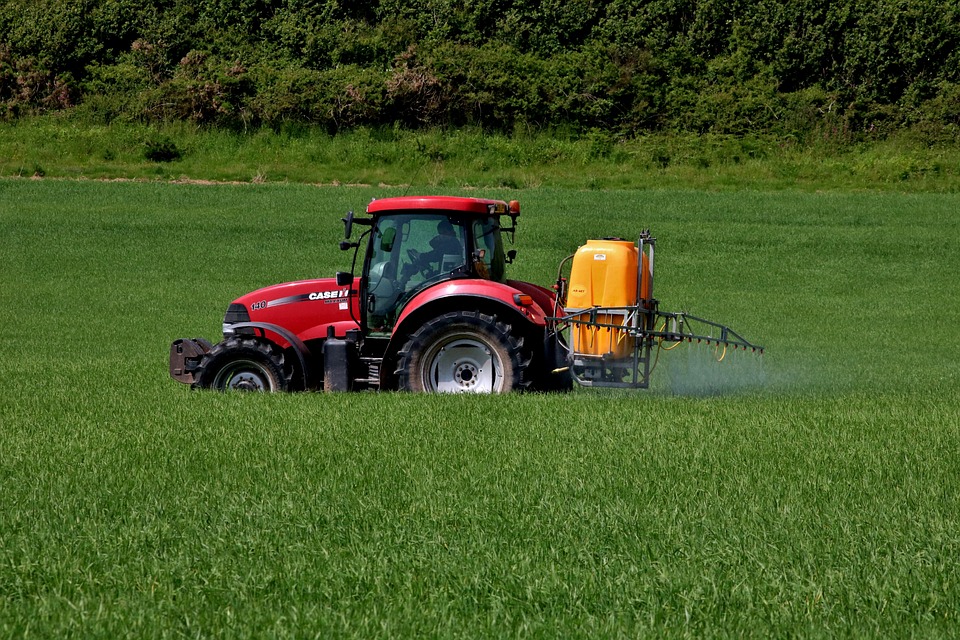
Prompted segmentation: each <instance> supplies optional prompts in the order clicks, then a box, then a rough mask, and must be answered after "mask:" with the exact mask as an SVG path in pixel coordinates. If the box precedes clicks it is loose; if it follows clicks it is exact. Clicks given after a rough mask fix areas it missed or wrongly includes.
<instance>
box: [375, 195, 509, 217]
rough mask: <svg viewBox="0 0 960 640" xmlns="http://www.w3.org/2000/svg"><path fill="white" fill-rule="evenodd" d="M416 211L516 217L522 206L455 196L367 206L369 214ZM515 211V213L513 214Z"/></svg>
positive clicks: (410, 198) (388, 200) (382, 201)
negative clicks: (425, 210) (431, 210)
mask: <svg viewBox="0 0 960 640" xmlns="http://www.w3.org/2000/svg"><path fill="white" fill-rule="evenodd" d="M415 209H421V210H422V209H433V210H441V211H457V212H462V213H473V214H476V215H485V216H487V215H508V214H509V215H516V214H519V213H520V205H519V204H516V203H510V204H509V205H508V204H507V203H506V202H504V201H503V200H487V199H485V198H459V197H455V196H402V197H398V198H382V199H380V200H374V201H373V202H371V203H370V204H369V205H367V213H381V214H382V213H384V212H387V211H409V210H415ZM511 210H513V211H514V212H515V213H511Z"/></svg>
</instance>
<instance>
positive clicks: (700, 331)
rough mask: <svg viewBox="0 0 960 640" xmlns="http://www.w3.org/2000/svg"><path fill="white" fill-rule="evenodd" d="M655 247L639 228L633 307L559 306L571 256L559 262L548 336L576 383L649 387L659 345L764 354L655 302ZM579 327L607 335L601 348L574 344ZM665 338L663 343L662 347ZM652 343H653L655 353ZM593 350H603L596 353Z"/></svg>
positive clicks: (732, 334)
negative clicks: (563, 354)
mask: <svg viewBox="0 0 960 640" xmlns="http://www.w3.org/2000/svg"><path fill="white" fill-rule="evenodd" d="M655 246H656V238H654V237H653V236H652V235H650V231H649V230H645V231H643V232H641V234H640V237H639V238H638V239H637V242H636V247H637V249H638V254H639V257H640V259H638V260H637V292H636V300H637V304H636V305H633V306H617V307H606V306H593V307H588V308H582V309H579V308H577V309H572V308H568V307H565V308H561V306H560V305H561V304H563V301H565V300H566V293H567V292H566V286H567V281H566V279H565V278H563V277H562V273H563V269H564V266H565V265H566V263H567V262H569V261H570V260H572V259H573V257H574V256H573V255H570V256H568V257H567V258H565V259H564V260H563V261H561V263H560V267H559V269H558V274H557V286H556V287H555V288H556V289H557V291H558V295H557V308H556V309H555V315H554V317H550V318H548V319H547V320H548V322H550V323H551V335H552V336H553V339H555V340H556V342H557V344H558V345H559V347H560V349H561V350H563V351H566V353H567V366H568V367H569V370H570V373H571V375H572V377H573V378H574V380H576V381H577V383H579V384H580V385H582V386H586V387H619V388H631V389H646V388H648V387H649V386H650V374H651V373H652V372H653V370H654V368H655V367H656V363H657V359H658V358H659V355H660V350H661V349H663V350H666V351H669V350H671V349H673V348H675V347H677V346H678V345H680V344H681V343H683V342H691V343H692V342H696V343H705V344H707V345H713V346H715V347H716V349H717V352H718V355H717V360H718V361H722V360H723V359H724V357H725V356H726V354H727V350H728V349H731V348H732V349H734V350H743V351H750V352H753V353H757V354H760V355H762V354H763V351H764V348H763V347H761V346H759V345H756V344H753V343H752V342H750V341H748V340H746V339H745V338H744V337H743V336H741V335H740V334H738V333H737V332H736V331H734V330H733V329H731V328H730V327H727V326H725V325H722V324H720V323H718V322H714V321H712V320H706V319H704V318H699V317H697V316H693V315H690V314H688V313H686V312H682V311H680V312H672V311H660V309H659V301H658V300H657V299H656V298H654V297H653V265H654V248H655ZM644 269H646V273H644ZM644 276H646V278H647V280H646V282H647V286H646V293H647V296H644V295H643V293H644ZM658 324H659V325H660V328H659V329H658V328H657V325H658ZM584 330H585V331H586V333H587V334H588V335H591V336H593V337H594V338H595V339H597V340H604V339H606V340H607V341H608V343H607V345H606V349H602V350H601V349H599V348H598V347H597V345H595V344H592V345H591V349H590V351H592V352H593V353H589V352H586V351H584V350H580V349H578V348H577V344H576V343H577V340H576V339H574V338H572V336H573V334H574V333H575V332H583V331H584ZM565 336H566V337H565ZM664 343H668V344H667V345H666V346H665V345H664ZM654 346H656V347H657V352H656V354H655V355H654V354H653V348H654ZM721 349H722V351H721ZM597 351H602V353H599V354H597V353H596V352H597ZM651 356H653V360H652V361H651Z"/></svg>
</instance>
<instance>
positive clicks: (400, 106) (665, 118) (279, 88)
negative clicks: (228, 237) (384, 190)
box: [0, 0, 960, 140]
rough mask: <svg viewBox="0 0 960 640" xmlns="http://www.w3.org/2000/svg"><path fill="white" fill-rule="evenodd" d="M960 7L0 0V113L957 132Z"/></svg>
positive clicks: (652, 0)
mask: <svg viewBox="0 0 960 640" xmlns="http://www.w3.org/2000/svg"><path fill="white" fill-rule="evenodd" d="M958 94H960V2H957V0H949V1H947V2H944V1H943V0H882V1H880V2H873V3H862V2H856V1H855V0H839V1H838V2H829V3H826V2H821V1H820V0H795V1H792V2H786V1H785V0H744V1H739V0H734V1H733V2H731V1H730V0H699V1H697V2H687V1H685V0H612V1H610V2H596V1H594V0H583V1H575V2H569V1H567V2H562V1H561V0H547V1H546V2H544V1H537V2H533V1H531V0H475V1H472V2H462V1H459V2H455V1H453V0H413V1H409V0H405V1H404V2H400V1H399V0H380V1H379V2H376V1H375V2H370V3H342V2H338V1H337V0H190V1H188V0H159V1H157V2H152V3H142V2H135V1H134V0H0V117H6V118H15V117H18V116H20V115H23V114H27V113H36V112H42V111H48V110H58V109H65V108H70V107H73V106H74V105H77V108H79V109H85V110H87V112H88V113H89V114H90V115H91V116H92V117H96V118H99V119H103V120H110V119H113V118H126V119H140V120H148V121H152V120H171V119H177V120H189V121H192V122H195V123H198V124H209V125H216V126H230V127H246V126H250V125H255V126H259V125H269V126H274V127H277V126H282V125H283V124H284V123H287V122H298V123H312V124H319V125H321V126H324V127H326V128H328V129H329V130H331V131H337V130H341V129H343V128H349V127H354V126H358V125H378V124H393V123H399V124H402V125H405V126H408V127H421V126H448V125H460V124H472V125H479V126H482V127H485V128H490V129H497V130H505V131H511V130H513V129H514V128H516V127H518V126H523V127H529V126H533V127H542V128H562V129H564V130H570V129H573V130H580V131H591V130H596V129H603V130H606V131H608V132H611V133H613V134H616V135H634V134H637V133H642V132H645V131H653V130H682V131H695V132H717V133H733V134H739V133H744V132H748V131H755V132H759V131H763V132H769V133H775V134H782V135H797V136H809V135H817V136H833V137H836V138H838V139H840V140H848V139H857V138H859V137H863V136H871V135H883V134H885V133H888V132H890V131H891V130H894V129H897V128H902V127H919V128H920V129H922V130H925V131H928V132H930V134H931V135H933V136H934V137H939V138H943V137H950V136H952V135H954V134H955V133H956V131H957V128H958V126H960V123H958V115H957V114H958V106H957V103H958V100H957V96H958Z"/></svg>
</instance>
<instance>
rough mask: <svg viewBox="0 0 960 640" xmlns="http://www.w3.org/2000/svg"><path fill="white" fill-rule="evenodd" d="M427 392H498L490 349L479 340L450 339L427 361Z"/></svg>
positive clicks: (494, 366)
mask: <svg viewBox="0 0 960 640" xmlns="http://www.w3.org/2000/svg"><path fill="white" fill-rule="evenodd" d="M426 373H427V378H428V379H427V380H426V381H425V382H427V383H428V384H426V385H425V387H427V388H428V389H432V390H434V391H440V392H446V393H490V392H491V391H499V389H498V388H497V385H498V384H500V383H501V381H502V379H503V376H502V374H500V372H499V370H498V368H497V364H496V362H495V359H494V356H493V354H492V352H491V351H490V348H489V347H488V346H487V345H486V344H484V343H483V342H481V341H480V340H476V339H472V338H460V339H455V340H451V341H450V342H448V343H447V344H445V345H444V346H442V347H441V348H440V349H438V350H437V351H436V353H435V354H434V355H433V356H432V357H431V358H430V365H429V368H428V369H427V372H426Z"/></svg>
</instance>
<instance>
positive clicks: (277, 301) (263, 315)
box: [227, 278, 360, 341]
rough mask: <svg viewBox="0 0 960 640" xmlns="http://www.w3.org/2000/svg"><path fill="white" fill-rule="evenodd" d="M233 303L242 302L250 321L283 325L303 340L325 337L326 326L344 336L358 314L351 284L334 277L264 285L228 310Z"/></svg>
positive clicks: (354, 326)
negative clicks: (343, 285)
mask: <svg viewBox="0 0 960 640" xmlns="http://www.w3.org/2000/svg"><path fill="white" fill-rule="evenodd" d="M235 305H243V307H244V308H245V309H246V312H247V314H248V318H249V320H250V321H252V322H264V323H270V324H275V325H279V326H282V327H285V328H286V329H287V330H289V331H291V332H293V333H294V334H295V335H296V336H297V337H299V338H300V339H301V340H304V341H306V340H311V339H314V338H323V337H326V334H327V327H328V326H329V325H335V326H336V328H337V332H336V333H337V335H343V332H344V331H345V330H346V329H347V328H357V324H356V321H355V320H354V319H355V318H359V317H360V314H359V310H358V308H357V296H356V295H352V296H351V292H350V287H342V286H338V285H337V281H336V279H335V278H318V279H315V280H298V281H296V282H285V283H283V284H277V285H273V286H270V287H264V288H263V289H257V290H256V291H253V292H251V293H248V294H246V295H244V296H241V297H240V298H237V299H236V300H234V303H233V305H231V309H237V307H236V306H235ZM237 311H239V309H237ZM228 315H229V312H228ZM239 320H243V318H242V317H241V318H238V321H239ZM227 321H228V322H229V318H228V319H227ZM348 325H349V326H348Z"/></svg>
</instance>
